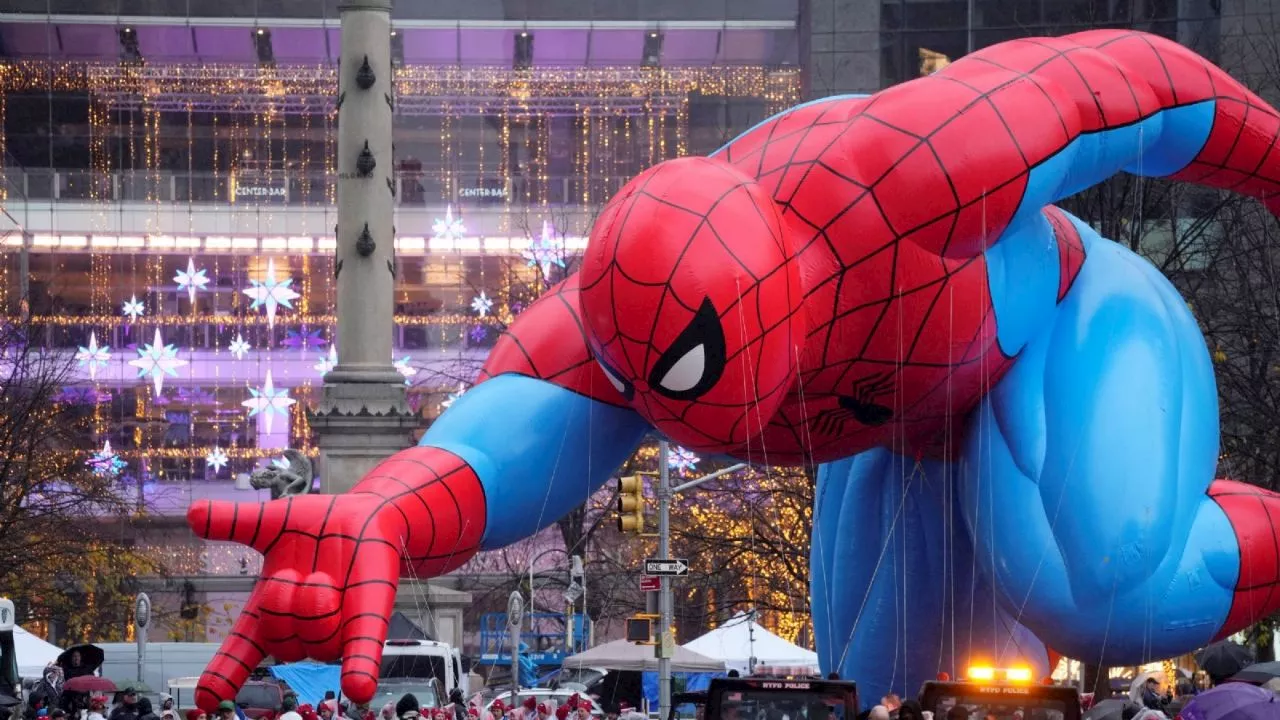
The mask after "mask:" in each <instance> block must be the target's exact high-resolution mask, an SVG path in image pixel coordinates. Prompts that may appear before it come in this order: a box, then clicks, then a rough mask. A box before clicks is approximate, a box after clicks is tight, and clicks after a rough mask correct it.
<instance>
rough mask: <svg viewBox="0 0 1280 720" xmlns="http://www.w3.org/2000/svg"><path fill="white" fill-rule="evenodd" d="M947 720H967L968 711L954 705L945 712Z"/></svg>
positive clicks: (963, 707) (961, 706)
mask: <svg viewBox="0 0 1280 720" xmlns="http://www.w3.org/2000/svg"><path fill="white" fill-rule="evenodd" d="M947 720H969V709H968V708H966V707H965V706H963V705H956V706H955V707H953V708H951V709H950V710H948V711H947Z"/></svg>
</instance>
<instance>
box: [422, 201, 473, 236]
mask: <svg viewBox="0 0 1280 720" xmlns="http://www.w3.org/2000/svg"><path fill="white" fill-rule="evenodd" d="M431 232H432V233H434V234H435V239H436V240H448V241H449V242H453V241H455V240H457V239H458V238H460V237H462V236H463V235H465V234H466V232H467V228H466V227H465V226H464V225H463V224H462V218H460V217H457V218H455V217H454V216H453V205H446V206H445V208H444V217H442V218H436V219H435V222H433V223H431Z"/></svg>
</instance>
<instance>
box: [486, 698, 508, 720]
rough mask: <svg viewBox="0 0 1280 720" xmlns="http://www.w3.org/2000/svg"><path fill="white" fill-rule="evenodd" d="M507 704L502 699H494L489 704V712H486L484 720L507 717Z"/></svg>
mask: <svg viewBox="0 0 1280 720" xmlns="http://www.w3.org/2000/svg"><path fill="white" fill-rule="evenodd" d="M506 713H507V705H506V703H504V702H502V700H501V699H499V700H494V701H493V704H492V705H490V706H489V710H488V712H486V713H485V714H484V720H502V718H504V717H506Z"/></svg>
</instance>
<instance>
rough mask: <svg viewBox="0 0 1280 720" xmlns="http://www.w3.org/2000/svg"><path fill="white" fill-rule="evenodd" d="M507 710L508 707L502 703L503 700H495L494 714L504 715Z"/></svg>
mask: <svg viewBox="0 0 1280 720" xmlns="http://www.w3.org/2000/svg"><path fill="white" fill-rule="evenodd" d="M506 710H507V705H506V703H504V702H502V701H501V700H494V701H493V712H494V713H503V712H506Z"/></svg>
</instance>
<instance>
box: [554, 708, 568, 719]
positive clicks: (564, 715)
mask: <svg viewBox="0 0 1280 720" xmlns="http://www.w3.org/2000/svg"><path fill="white" fill-rule="evenodd" d="M556 720H569V706H568V705H561V706H559V707H557V708H556Z"/></svg>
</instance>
